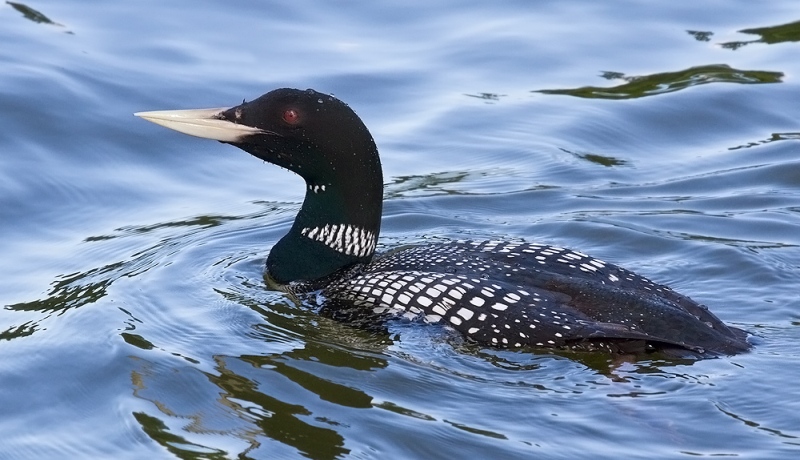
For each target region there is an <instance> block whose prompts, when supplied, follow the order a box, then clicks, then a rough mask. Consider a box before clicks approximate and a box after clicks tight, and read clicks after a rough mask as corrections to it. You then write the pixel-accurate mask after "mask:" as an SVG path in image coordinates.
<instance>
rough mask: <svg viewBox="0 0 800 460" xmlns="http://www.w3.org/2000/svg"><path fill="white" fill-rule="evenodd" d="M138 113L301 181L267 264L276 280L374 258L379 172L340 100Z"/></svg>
mask: <svg viewBox="0 0 800 460" xmlns="http://www.w3.org/2000/svg"><path fill="white" fill-rule="evenodd" d="M136 115H138V116H141V117H142V118H145V119H147V120H150V121H152V122H154V123H158V124H160V125H163V126H166V127H168V128H171V129H174V130H176V131H180V132H183V133H186V134H190V135H193V136H198V137H203V138H207V139H215V140H218V141H220V142H225V143H228V144H231V145H234V146H236V147H239V148H240V149H242V150H244V151H246V152H248V153H250V154H252V155H254V156H256V157H258V158H261V159H262V160H265V161H267V162H270V163H273V164H276V165H278V166H282V167H284V168H286V169H289V170H291V171H293V172H295V173H297V174H299V175H300V176H302V177H303V178H304V179H305V181H306V185H307V190H306V197H305V200H304V201H303V206H302V207H301V209H300V211H299V213H298V214H297V218H296V219H295V222H294V225H293V226H292V229H291V230H290V232H289V233H288V234H287V235H286V236H285V237H284V238H283V239H281V241H279V242H278V244H276V245H275V247H274V248H273V250H272V251H271V253H270V256H269V259H268V260H267V269H268V272H269V273H270V275H272V277H273V278H274V279H275V280H277V281H279V282H281V283H287V282H290V281H296V280H315V279H319V278H322V277H325V276H327V275H330V274H331V273H333V272H335V271H336V270H339V269H342V268H345V267H348V266H350V265H353V264H355V263H358V262H366V261H369V260H370V259H371V258H372V255H373V254H374V250H375V242H376V240H377V237H378V233H379V231H380V218H381V209H382V198H383V175H382V173H381V164H380V159H379V157H378V150H377V148H376V146H375V142H374V141H373V140H372V136H371V135H370V133H369V131H368V130H367V127H366V126H365V125H364V123H363V122H362V121H361V119H360V118H359V117H358V115H356V114H355V112H353V110H352V109H350V107H348V106H347V104H345V103H344V102H342V101H340V100H338V99H336V98H335V97H333V96H330V95H327V94H322V93H318V92H316V91H314V90H311V89H309V90H305V91H303V90H297V89H288V88H284V89H277V90H274V91H270V92H269V93H266V94H264V95H263V96H261V97H259V98H257V99H255V100H252V101H250V102H244V103H242V104H241V105H238V106H236V107H232V108H225V109H201V110H177V111H161V112H142V113H137V114H136Z"/></svg>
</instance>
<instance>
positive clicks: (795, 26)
mask: <svg viewBox="0 0 800 460" xmlns="http://www.w3.org/2000/svg"><path fill="white" fill-rule="evenodd" d="M739 32H740V33H743V34H751V35H760V36H761V38H759V39H757V40H746V41H733V42H726V43H720V46H722V47H723V48H726V49H729V50H737V49H739V48H741V47H743V46H745V45H749V44H752V43H765V44H767V45H774V44H777V43H786V42H797V41H800V21H795V22H790V23H788V24H781V25H779V26H772V27H757V28H753V29H743V30H740V31H739Z"/></svg>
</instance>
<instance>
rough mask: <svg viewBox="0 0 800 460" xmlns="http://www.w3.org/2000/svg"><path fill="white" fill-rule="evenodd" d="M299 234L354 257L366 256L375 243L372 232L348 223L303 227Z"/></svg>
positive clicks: (370, 252)
mask: <svg viewBox="0 0 800 460" xmlns="http://www.w3.org/2000/svg"><path fill="white" fill-rule="evenodd" d="M323 187H324V186H323ZM323 190H324V188H323ZM300 234H301V235H303V236H305V237H307V238H309V239H312V240H314V241H319V242H320V243H323V244H324V245H325V246H328V247H329V248H331V249H333V250H334V251H338V252H341V253H343V254H347V255H349V256H356V257H366V256H368V255H370V254H372V253H373V252H375V245H376V244H377V240H376V238H375V234H374V233H373V232H371V231H368V230H364V229H363V228H361V227H356V226H354V225H348V224H328V225H326V226H324V227H314V228H304V229H302V230H300Z"/></svg>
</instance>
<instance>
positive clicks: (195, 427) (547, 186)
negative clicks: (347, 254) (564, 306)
mask: <svg viewBox="0 0 800 460" xmlns="http://www.w3.org/2000/svg"><path fill="white" fill-rule="evenodd" d="M0 43H2V44H3V45H2V46H0V63H2V65H0V126H2V130H0V253H2V254H3V257H2V258H0V274H1V276H0V306H2V309H0V458H2V459H6V458H8V459H23V458H25V459H27V458H36V459H48V458H53V459H56V458H58V459H62V458H71V459H79V458H87V459H88V458H91V459H94V458H131V459H141V458H215V459H216V458H254V459H262V458H280V459H284V458H304V457H308V458H315V459H332V458H342V459H347V458H354V459H373V458H374V459H386V458H425V459H432V458H447V459H449V458H503V459H517V458H519V459H522V458H607V459H618V458H695V457H698V456H700V457H706V456H733V457H738V458H753V459H766V458H796V457H797V455H798V454H800V416H799V415H798V414H799V413H800V385H798V384H797V382H798V381H800V351H799V350H800V348H799V347H798V343H800V294H798V283H799V282H800V84H799V83H798V75H800V59H798V55H800V54H799V53H798V52H799V51H800V8H798V7H797V5H796V2H795V1H794V0H773V1H770V2H748V1H725V2H722V1H716V2H696V1H670V2H634V1H619V2H595V1H590V0H583V1H579V0H575V1H561V2H525V1H517V2H502V3H499V2H478V1H466V2H444V1H442V2H407V1H406V2H374V4H372V3H369V2H335V3H331V2H321V1H314V2H294V3H287V2H243V1H234V2H210V1H188V0H175V1H171V2H157V1H151V0H143V1H139V2H110V1H97V2H78V1H74V0H73V1H70V0H59V1H55V0H36V1H31V2H29V3H24V4H19V3H15V4H10V3H4V4H2V5H0ZM282 86H291V87H299V88H307V87H312V88H315V89H317V90H320V91H324V92H329V93H333V94H335V95H336V96H338V97H339V98H341V99H342V100H344V101H346V102H348V103H349V104H350V105H351V107H353V108H354V109H355V110H356V111H357V112H358V113H359V115H361V117H362V118H363V119H364V121H365V122H366V124H367V126H369V127H370V130H371V131H372V134H373V136H374V137H375V139H376V142H377V143H378V146H379V148H380V150H381V154H382V159H383V165H384V176H385V180H386V203H385V207H384V224H383V233H382V238H381V249H389V248H393V247H396V246H398V245H402V244H408V243H414V242H419V241H424V240H428V239H447V238H498V237H503V238H518V239H525V240H527V241H541V242H546V243H553V244H557V245H561V246H566V247H570V248H575V249H578V250H581V251H583V252H586V253H589V254H591V255H593V256H596V257H599V258H602V259H605V260H608V261H611V262H615V263H618V264H620V265H622V266H624V267H627V268H629V269H632V270H635V271H637V272H639V273H641V274H642V275H645V276H647V277H648V278H651V279H653V280H655V281H658V282H661V283H665V284H668V285H670V286H672V287H674V288H675V289H677V290H679V291H680V292H683V293H685V294H687V295H690V296H691V297H693V298H695V299H696V300H698V301H700V302H703V303H705V304H707V305H709V307H710V308H711V310H712V311H713V312H714V313H715V314H717V315H718V316H719V317H721V318H722V319H723V320H725V321H726V322H728V323H730V324H733V325H736V326H738V327H741V328H744V329H747V330H749V331H751V332H752V333H753V334H754V335H755V337H754V342H755V343H756V347H755V349H754V350H753V351H752V352H750V353H747V354H742V355H738V356H733V357H723V358H720V359H712V360H704V361H699V362H687V361H659V360H648V359H641V360H638V361H637V360H632V359H630V358H626V357H621V356H609V355H603V354H580V355H576V354H567V353H552V352H547V351H535V350H533V351H531V350H528V351H502V350H494V349H489V348H481V347H477V346H475V345H470V344H464V343H461V342H460V341H459V340H457V339H455V338H453V337H451V336H449V335H448V334H447V332H446V331H442V330H440V329H437V328H435V327H422V326H418V325H409V324H394V325H392V326H391V328H390V331H389V334H388V335H383V334H374V333H370V332H367V331H363V330H359V329H356V328H352V327H349V326H347V325H344V324H339V323H335V322H332V321H331V320H329V319H326V318H324V317H320V316H318V315H316V314H315V313H314V312H313V311H310V310H308V309H306V308H303V307H302V306H297V305H295V304H293V303H292V302H291V301H290V300H289V299H288V298H286V297H285V296H284V295H282V294H280V293H277V292H271V291H268V290H266V288H265V286H264V281H263V279H262V274H263V264H264V261H265V259H266V256H267V254H268V253H269V250H270V248H271V246H272V245H273V244H274V243H275V242H276V241H277V240H278V239H279V238H280V237H281V236H282V235H283V234H284V233H285V232H286V231H287V230H288V228H289V226H290V225H291V222H292V220H293V217H294V213H295V212H296V211H297V209H298V208H299V205H300V200H301V199H302V196H303V184H302V181H300V180H299V179H298V178H297V177H296V176H293V175H292V174H290V173H287V172H286V171H284V170H281V169H279V168H277V167H274V166H271V165H268V164H264V163H263V162H260V161H258V160H257V159H255V158H253V157H251V156H249V155H247V154H246V153H244V152H241V151H239V150H237V149H235V148H233V147H230V146H226V145H222V144H219V143H215V142H209V141H204V140H200V139H194V138H190V137H187V136H182V135H179V134H177V133H174V132H170V131H168V130H165V129H163V128H159V127H157V126H154V125H152V124H149V123H146V122H144V121H142V120H140V119H137V118H135V117H133V116H132V113H133V112H137V111H142V110H159V109H180V108H200V107H220V106H226V105H235V104H237V103H239V102H240V101H241V100H242V99H245V98H246V99H248V100H250V99H252V98H255V97H257V96H259V95H260V94H262V93H264V92H266V91H268V90H270V89H273V88H276V87H282Z"/></svg>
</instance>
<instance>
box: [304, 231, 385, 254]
mask: <svg viewBox="0 0 800 460" xmlns="http://www.w3.org/2000/svg"><path fill="white" fill-rule="evenodd" d="M300 234H301V235H303V236H305V237H307V238H310V239H312V240H314V241H319V242H320V243H323V244H324V245H325V246H328V247H329V248H331V249H333V250H334V251H338V252H341V253H343V254H347V255H348V256H356V257H364V256H368V255H370V254H372V253H373V252H375V245H376V243H377V240H376V238H375V234H374V233H372V232H370V231H367V230H364V229H363V228H360V227H356V226H354V225H347V224H333V225H326V226H324V227H314V228H304V229H302V230H300Z"/></svg>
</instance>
